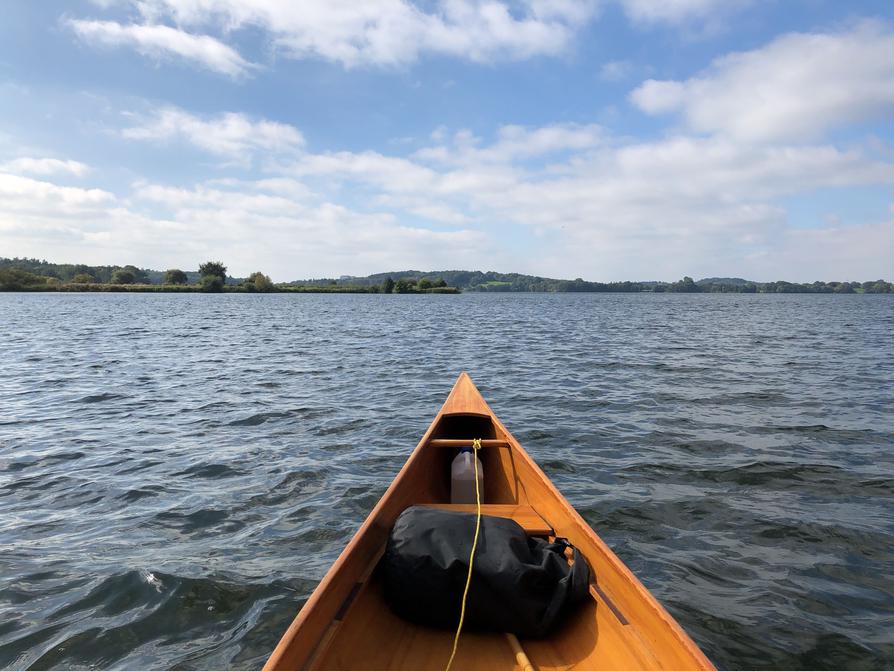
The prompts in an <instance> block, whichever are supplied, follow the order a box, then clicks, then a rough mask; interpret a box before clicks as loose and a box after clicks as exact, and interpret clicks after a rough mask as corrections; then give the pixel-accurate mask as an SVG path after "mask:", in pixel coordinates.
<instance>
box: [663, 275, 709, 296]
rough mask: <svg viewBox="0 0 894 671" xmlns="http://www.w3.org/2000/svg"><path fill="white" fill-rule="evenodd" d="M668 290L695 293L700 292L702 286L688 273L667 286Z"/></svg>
mask: <svg viewBox="0 0 894 671" xmlns="http://www.w3.org/2000/svg"><path fill="white" fill-rule="evenodd" d="M667 290H668V291H675V292H678V293H684V294H695V293H698V292H699V291H701V290H702V289H701V287H700V286H698V285H697V284H696V283H695V280H693V279H692V278H691V277H689V276H688V275H687V276H686V277H684V278H683V279H682V280H680V281H679V282H674V283H673V284H671V285H670V286H669V287H668V288H667Z"/></svg>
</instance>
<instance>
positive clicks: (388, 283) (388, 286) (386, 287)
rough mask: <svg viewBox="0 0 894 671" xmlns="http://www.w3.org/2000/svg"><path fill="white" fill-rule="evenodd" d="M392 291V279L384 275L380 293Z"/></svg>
mask: <svg viewBox="0 0 894 671" xmlns="http://www.w3.org/2000/svg"><path fill="white" fill-rule="evenodd" d="M392 291H394V280H392V279H391V278H390V277H386V278H385V281H384V282H382V293H383V294H390V293H391V292H392Z"/></svg>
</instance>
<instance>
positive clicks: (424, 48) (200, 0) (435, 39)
mask: <svg viewBox="0 0 894 671" xmlns="http://www.w3.org/2000/svg"><path fill="white" fill-rule="evenodd" d="M128 4H133V5H135V6H136V7H137V8H138V9H139V11H140V13H141V14H142V18H143V20H144V21H145V22H146V25H144V26H131V27H128V28H129V29H132V30H131V32H132V33H133V34H129V35H128V36H127V37H126V38H122V37H119V32H120V30H119V29H118V28H115V27H114V25H117V24H114V25H113V26H107V27H103V28H102V31H99V29H94V30H96V31H97V32H108V33H110V35H111V37H109V38H108V39H114V40H116V41H123V40H125V39H126V40H128V41H129V42H131V43H132V44H134V45H137V44H148V45H149V46H150V47H156V46H157V45H158V44H159V43H162V42H163V43H164V47H163V48H164V49H166V50H167V51H172V50H173V49H172V47H170V46H169V45H170V43H173V42H174V41H175V38H174V37H173V36H172V35H169V34H167V33H165V34H164V37H163V38H162V37H159V36H155V35H154V34H153V36H152V37H151V38H150V37H142V36H141V37H139V38H138V37H137V34H138V33H137V31H138V30H139V29H142V28H146V29H149V28H152V29H157V28H162V27H163V26H161V25H160V24H161V22H163V21H171V22H173V23H175V24H176V25H178V26H188V27H190V28H193V29H198V30H202V31H208V30H222V31H224V32H231V31H233V30H237V29H240V28H246V27H252V28H261V29H263V30H265V31H266V32H268V33H269V35H270V36H271V38H272V42H273V45H274V47H275V49H276V50H277V51H278V52H279V53H280V54H283V55H286V56H289V57H292V58H306V57H314V58H321V59H324V60H328V61H334V62H337V63H341V64H342V65H344V66H345V67H354V66H360V65H373V66H383V65H384V66H394V65H404V64H407V63H412V62H414V61H415V60H417V59H418V58H419V57H420V56H421V55H423V54H443V55H448V56H453V57H457V58H462V59H466V60H471V61H477V62H491V61H499V60H516V59H525V58H530V57H533V56H544V55H545V56H554V55H557V54H561V53H563V52H565V51H566V50H567V49H568V48H569V47H570V46H571V43H572V41H573V38H574V36H575V34H576V32H577V30H578V29H579V28H580V27H581V26H583V25H584V24H585V23H587V22H588V21H589V20H590V19H591V18H592V17H593V16H594V14H595V11H596V2H595V0H561V1H558V2H545V1H544V0H525V1H522V2H504V1H500V0H438V1H437V2H434V3H418V4H417V3H413V2H410V1H409V0H366V1H364V2H356V1H355V0H300V1H295V2H281V1H279V0H132V2H130V3H128ZM86 23H88V24H89V25H91V26H93V24H106V23H108V22H95V21H91V22H86ZM170 30H172V31H173V29H170ZM174 32H177V33H180V31H174ZM182 34H183V35H186V33H182ZM191 37H195V36H191ZM180 39H181V41H179V42H177V44H178V49H179V51H177V53H179V54H180V55H184V56H187V54H184V53H182V52H183V51H186V50H187V49H190V48H191V49H193V50H195V51H198V49H197V48H195V47H187V46H185V44H186V41H185V40H183V39H182V38H180ZM209 39H210V38H209ZM218 44H220V43H218ZM221 46H223V45H221ZM208 48H209V49H210V46H209V47H208ZM233 54H235V52H233ZM187 57H191V58H193V59H195V60H197V61H201V62H205V63H206V64H207V62H208V61H209V60H210V59H211V57H210V56H207V57H206V58H204V59H202V58H199V57H198V56H194V55H192V54H190V55H188V56H187ZM215 58H216V59H217V60H215V62H219V61H223V60H225V59H224V57H223V55H222V54H217V53H215ZM229 67H232V68H233V69H236V70H240V71H244V69H245V68H246V64H245V63H244V61H243V62H242V63H239V62H237V61H233V62H232V64H231V65H230V66H229Z"/></svg>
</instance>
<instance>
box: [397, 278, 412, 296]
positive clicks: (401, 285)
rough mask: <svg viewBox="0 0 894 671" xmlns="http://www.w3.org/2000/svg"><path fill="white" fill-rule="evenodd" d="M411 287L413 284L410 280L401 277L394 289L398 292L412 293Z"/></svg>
mask: <svg viewBox="0 0 894 671" xmlns="http://www.w3.org/2000/svg"><path fill="white" fill-rule="evenodd" d="M411 288H412V285H411V284H410V282H409V280H406V279H404V278H401V279H399V280H398V281H397V282H395V283H394V291H395V293H398V294H408V293H410V289H411Z"/></svg>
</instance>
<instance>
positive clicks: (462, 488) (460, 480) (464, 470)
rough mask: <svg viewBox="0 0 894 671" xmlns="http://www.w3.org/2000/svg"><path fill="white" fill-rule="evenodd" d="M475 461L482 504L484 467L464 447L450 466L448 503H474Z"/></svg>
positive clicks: (479, 460) (469, 449)
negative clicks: (474, 461)
mask: <svg viewBox="0 0 894 671" xmlns="http://www.w3.org/2000/svg"><path fill="white" fill-rule="evenodd" d="M472 459H475V460H476V461H477V462H478V489H479V491H480V492H481V499H482V501H481V502H482V503H484V466H482V465H481V459H479V458H478V457H477V456H476V455H474V454H473V453H472V448H471V447H464V448H462V450H460V453H459V454H457V455H456V457H455V458H454V459H453V463H452V464H451V465H450V503H472V504H474V503H475V464H474V463H473V462H472Z"/></svg>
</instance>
